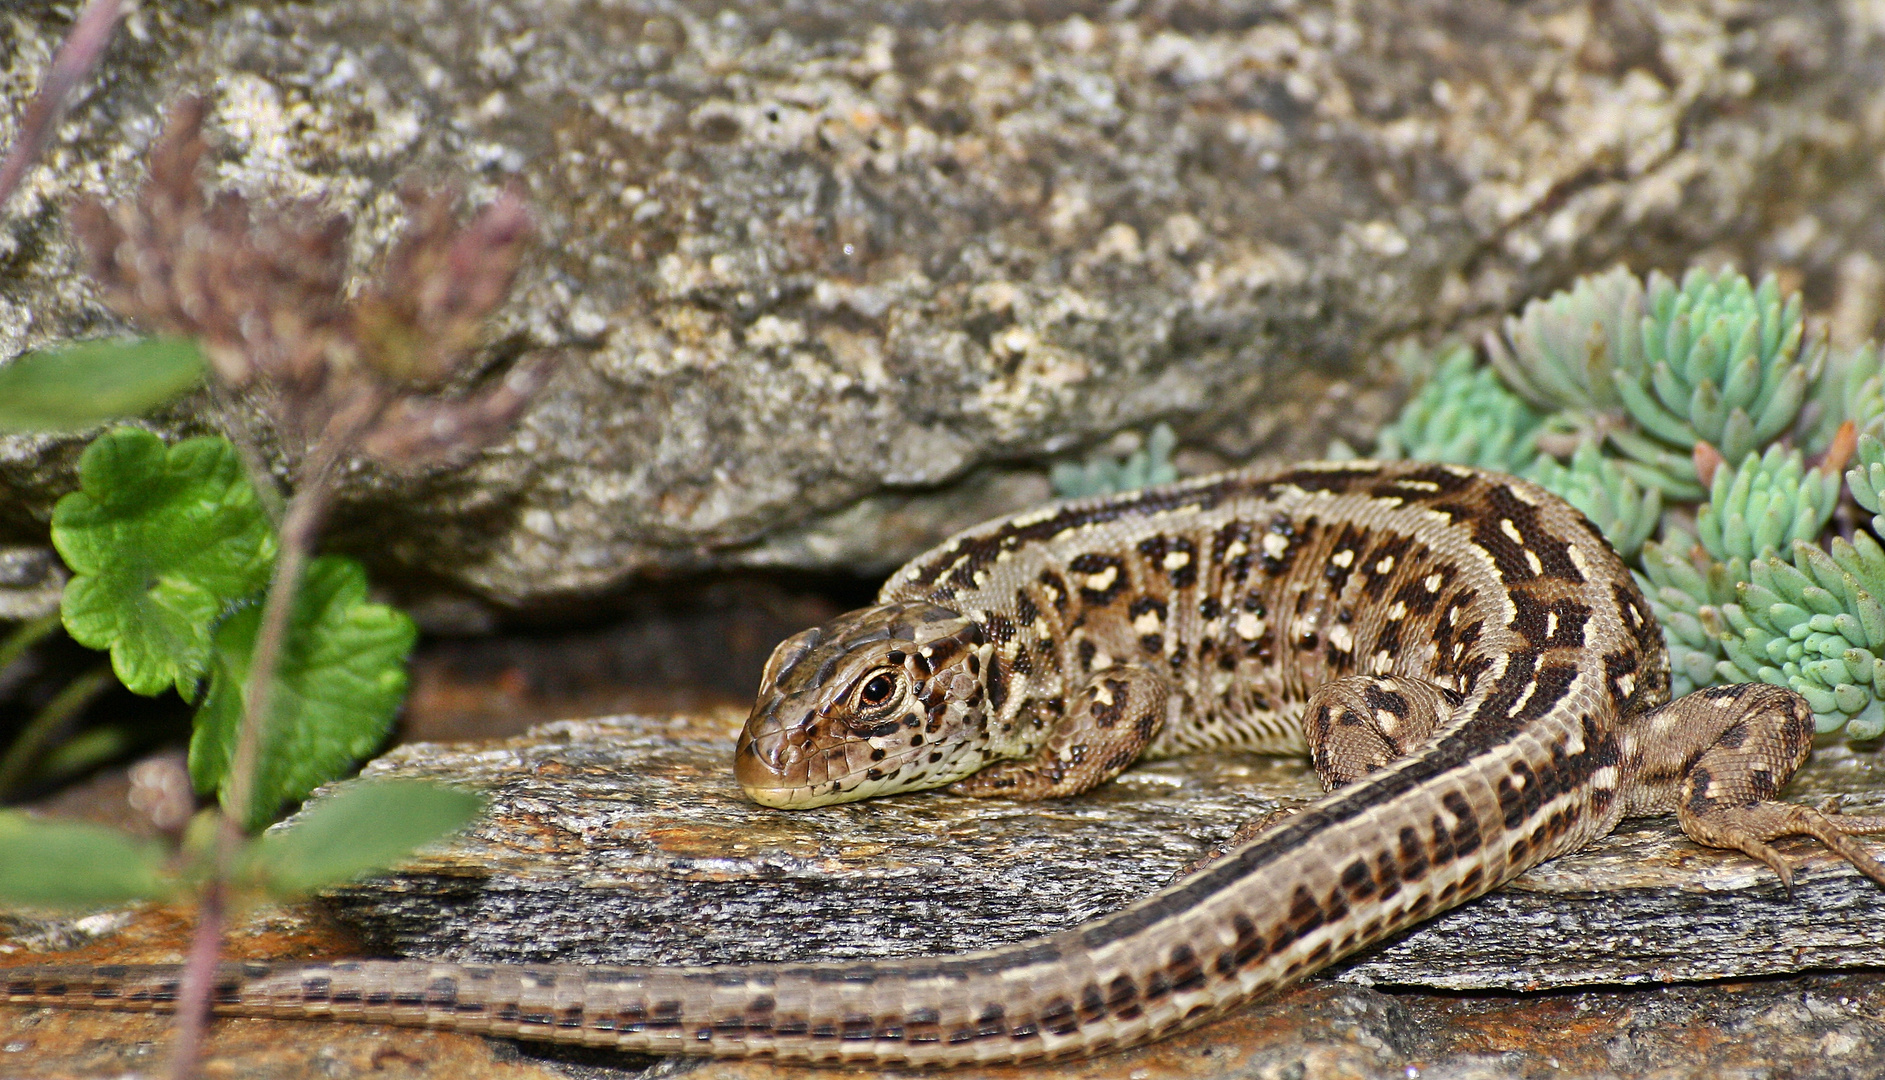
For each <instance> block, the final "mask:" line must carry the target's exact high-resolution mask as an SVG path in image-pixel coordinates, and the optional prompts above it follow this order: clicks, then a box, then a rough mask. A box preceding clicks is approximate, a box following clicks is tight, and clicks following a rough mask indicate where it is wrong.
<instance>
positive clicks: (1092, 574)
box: [1067, 552, 1132, 607]
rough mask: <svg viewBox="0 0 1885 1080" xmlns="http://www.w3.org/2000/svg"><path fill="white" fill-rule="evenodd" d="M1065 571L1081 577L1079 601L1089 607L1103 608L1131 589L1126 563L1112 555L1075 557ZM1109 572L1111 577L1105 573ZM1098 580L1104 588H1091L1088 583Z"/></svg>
mask: <svg viewBox="0 0 1885 1080" xmlns="http://www.w3.org/2000/svg"><path fill="white" fill-rule="evenodd" d="M1067 569H1068V570H1069V571H1071V572H1073V573H1075V574H1079V575H1081V585H1080V599H1081V601H1082V602H1084V603H1086V604H1087V605H1088V606H1090V607H1105V606H1106V605H1108V604H1110V603H1112V602H1113V601H1114V600H1116V599H1118V598H1119V597H1120V596H1121V595H1123V594H1124V593H1125V592H1126V590H1127V589H1129V588H1131V587H1132V575H1131V572H1130V571H1128V570H1127V569H1126V561H1125V560H1124V559H1121V558H1118V557H1117V556H1113V555H1101V554H1099V553H1097V552H1087V553H1085V554H1082V555H1075V556H1074V557H1073V558H1072V559H1071V560H1069V561H1068V563H1067ZM1108 570H1111V571H1112V574H1111V576H1110V577H1109V576H1107V571H1108ZM1095 578H1098V579H1099V580H1101V581H1102V582H1104V584H1105V587H1104V588H1098V589H1096V588H1093V587H1092V586H1091V585H1090V584H1088V582H1091V581H1092V580H1094V579H1095Z"/></svg>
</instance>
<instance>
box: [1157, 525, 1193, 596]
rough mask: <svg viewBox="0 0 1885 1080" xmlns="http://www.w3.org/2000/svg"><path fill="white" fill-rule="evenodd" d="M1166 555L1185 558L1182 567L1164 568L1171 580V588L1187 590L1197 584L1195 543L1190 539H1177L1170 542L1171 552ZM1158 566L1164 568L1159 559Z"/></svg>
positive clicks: (1182, 537)
mask: <svg viewBox="0 0 1885 1080" xmlns="http://www.w3.org/2000/svg"><path fill="white" fill-rule="evenodd" d="M1168 554H1174V555H1183V556H1184V557H1185V558H1184V562H1183V564H1182V565H1179V566H1174V567H1168V568H1166V571H1165V572H1166V574H1167V575H1168V576H1169V577H1170V578H1171V583H1172V588H1174V589H1189V588H1191V587H1192V586H1193V585H1196V584H1197V583H1198V545H1197V543H1196V542H1194V541H1193V540H1192V539H1191V538H1190V537H1186V536H1180V537H1177V538H1175V539H1174V540H1173V541H1172V550H1171V551H1170V552H1169V553H1168ZM1159 565H1160V566H1161V567H1163V566H1165V561H1164V560H1163V559H1161V560H1160V562H1159Z"/></svg>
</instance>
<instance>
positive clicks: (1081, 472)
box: [1049, 423, 1178, 499]
mask: <svg viewBox="0 0 1885 1080" xmlns="http://www.w3.org/2000/svg"><path fill="white" fill-rule="evenodd" d="M1177 446H1178V437H1177V436H1176V435H1174V434H1172V429H1171V427H1170V425H1168V424H1162V423H1161V424H1157V425H1155V426H1154V427H1153V428H1152V430H1151V432H1150V433H1149V434H1147V435H1146V437H1145V443H1144V445H1142V446H1140V447H1139V449H1137V450H1134V451H1133V452H1132V453H1130V454H1128V455H1126V456H1125V457H1124V458H1123V459H1121V458H1114V457H1113V456H1111V455H1109V454H1106V453H1104V452H1101V453H1096V454H1093V455H1090V456H1089V457H1088V458H1087V459H1086V460H1085V461H1084V462H1081V463H1079V464H1075V463H1073V462H1069V461H1063V462H1060V463H1059V464H1056V465H1055V466H1054V467H1053V470H1052V471H1051V472H1050V474H1049V479H1050V481H1051V482H1052V483H1053V485H1054V496H1055V497H1056V498H1061V499H1079V498H1085V497H1087V496H1089V495H1111V494H1114V493H1116V492H1121V491H1134V490H1137V489H1138V488H1142V487H1148V486H1150V485H1152V484H1165V483H1169V482H1171V481H1173V480H1176V479H1178V470H1177V469H1175V468H1174V467H1173V466H1172V451H1173V450H1174V449H1176V448H1177Z"/></svg>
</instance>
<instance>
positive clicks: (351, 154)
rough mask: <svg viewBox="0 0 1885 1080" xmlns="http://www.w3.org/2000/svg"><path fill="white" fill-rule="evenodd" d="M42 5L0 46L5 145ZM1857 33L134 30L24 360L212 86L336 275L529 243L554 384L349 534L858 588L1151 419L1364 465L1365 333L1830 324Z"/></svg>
mask: <svg viewBox="0 0 1885 1080" xmlns="http://www.w3.org/2000/svg"><path fill="white" fill-rule="evenodd" d="M65 11H66V8H65V6H63V5H55V4H53V3H52V2H51V0H26V2H25V3H15V4H12V5H9V11H8V15H7V18H6V19H4V20H0V118H3V119H0V123H5V124H8V125H10V124H11V122H12V121H13V119H14V118H16V117H17V115H18V113H19V111H20V109H21V107H22V105H23V102H24V99H25V94H26V91H27V88H28V87H29V86H30V85H31V84H32V82H33V80H34V78H35V76H36V73H37V72H38V71H39V70H40V69H41V68H42V67H43V66H44V64H45V63H46V61H47V58H48V57H49V55H50V51H51V49H52V47H53V45H54V42H55V41H56V37H57V35H58V33H59V32H60V31H61V30H62V28H63V23H64V19H65V18H66V16H65V14H64V13H65ZM1880 22H1881V18H1880V16H1879V15H1878V14H1877V13H1876V12H1875V11H1874V10H1873V6H1872V5H1867V4H1862V3H1849V4H1839V5H1834V4H1824V5H1799V4H1794V3H1791V2H1783V0H1768V2H1765V3H1763V2H1758V0H1757V2H1751V3H1737V4H1732V5H1723V4H1718V3H1713V2H1699V0H1698V2H1683V0H1592V2H1590V3H1577V2H1551V3H1530V4H1507V3H1499V2H1494V0H1387V2H1382V3H1370V4H1360V3H1353V2H1335V3H1318V2H1309V3H1285V2H1282V0H1276V2H1273V3H1263V2H1244V0H1218V2H1215V3H1210V2H1195V3H1186V2H1182V0H1171V2H1164V3H1147V4H1138V5H1130V4H1129V5H1100V4H1092V5H1075V4H1070V3H1056V2H1050V0H1037V2H1029V0H1005V2H1003V0H986V2H944V0H932V2H916V0H849V2H846V0H803V2H798V3H779V2H777V0H731V2H723V0H714V2H712V3H704V2H703V3H683V2H678V0H671V2H662V0H545V2H540V3H529V4H525V3H502V2H498V0H450V2H447V0H332V2H324V3H318V4H294V3H288V2H286V0H260V2H256V3H211V2H207V0H203V2H188V0H184V2H176V3H163V4H146V5H143V9H142V11H141V12H140V13H139V14H138V15H137V16H136V17H135V19H134V21H133V24H132V26H131V32H130V33H128V34H126V35H124V36H123V37H122V38H121V40H120V41H119V43H118V44H117V45H116V46H115V47H114V49H113V51H112V53H111V57H110V70H109V72H108V75H107V77H106V79H105V81H104V85H103V86H102V87H100V88H98V89H96V90H94V91H93V92H92V93H91V95H90V96H89V97H88V98H87V99H86V100H84V101H83V102H81V103H80V105H79V106H78V108H77V109H76V110H75V112H74V113H73V116H72V118H71V120H70V121H69V122H68V124H67V125H66V127H65V129H64V131H63V135H62V140H61V141H60V142H59V143H58V144H57V145H56V146H55V147H54V148H53V151H52V153H51V154H50V156H49V157H48V159H47V161H46V163H45V165H44V166H43V167H42V168H40V169H39V170H38V171H37V172H36V173H35V174H33V176H32V177H31V178H30V180H29V183H28V186H27V188H26V190H25V192H24V194H23V196H22V198H21V199H20V201H19V202H17V203H16V204H15V207H14V208H13V210H12V212H11V213H10V215H9V216H8V218H7V219H6V220H5V222H4V224H3V225H0V353H12V352H14V351H17V350H19V349H21V348H25V347H29V346H33V345H38V344H43V343H46V342H49V341H56V340H61V339H65V338H71V337H75V336H84V335H91V334H97V333H100V332H106V331H111V330H115V329H117V326H116V324H114V323H113V321H112V320H111V319H110V318H109V317H108V316H107V315H106V314H105V313H103V312H102V311H101V309H100V308H99V307H98V306H97V304H96V301H95V297H94V295H93V294H92V293H91V292H90V291H89V290H88V289H87V287H86V286H85V284H84V283H83V282H82V280H80V279H78V278H77V277H75V275H74V267H75V261H74V256H73V252H72V249H71V247H70V245H69V244H68V242H67V241H66V239H65V238H64V236H63V233H62V231H61V228H60V226H59V224H58V217H59V207H60V206H61V205H62V204H63V203H64V202H65V201H66V200H67V199H69V198H70V197H71V196H72V195H74V194H76V193H78V192H81V191H90V192H100V193H106V192H117V193H122V192H124V191H125V190H126V189H127V188H128V187H129V186H130V185H131V184H133V183H134V182H135V180H136V178H137V176H138V164H137V162H138V156H139V153H140V149H139V148H141V147H142V146H143V145H144V144H145V143H146V142H147V141H148V140H149V139H150V137H151V135H152V133H153V131H154V126H155V117H156V114H157V111H158V107H159V104H160V103H161V102H162V101H163V100H164V99H166V98H167V97H169V96H170V95H172V94H173V93H175V92H177V91H179V90H182V89H186V88H190V89H200V90H205V91H208V92H209V93H211V94H213V95H214V98H215V112H214V116H213V119H212V128H213V132H214V137H215V140H216V142H217V146H218V153H219V154H220V158H219V164H218V169H217V177H216V179H217V181H218V182H219V183H221V184H225V185H229V186H233V187H236V188H239V189H242V190H244V191H246V192H248V193H250V194H251V195H252V196H255V197H258V198H283V199H285V198H303V197H306V198H316V199H319V200H322V201H323V202H325V203H326V204H327V205H329V206H332V207H335V208H340V209H345V210H348V211H350V212H352V213H354V214H356V215H357V216H358V217H359V219H360V220H361V222H362V223H363V226H364V228H363V230H362V232H361V234H360V238H359V241H358V244H357V249H358V250H357V255H358V259H359V262H360V265H361V266H362V267H366V266H369V265H370V264H371V262H372V260H373V258H374V256H375V254H376V253H377V252H379V251H381V250H382V249H383V248H384V246H385V243H386V239H387V237H388V236H390V235H391V234H392V231H393V230H394V228H395V227H396V226H397V224H398V222H399V218H400V214H401V210H400V204H399V201H398V199H397V197H396V195H397V191H398V190H399V188H400V187H401V186H402V185H403V184H406V183H408V182H411V181H414V180H425V181H438V180H441V179H455V180H458V181H460V182H461V183H464V184H465V185H467V187H468V188H469V190H470V191H471V193H472V194H473V196H474V197H476V198H480V199H482V198H487V197H489V196H490V194H491V193H492V192H493V191H494V190H495V189H496V188H497V186H498V185H499V184H501V183H502V182H504V181H505V180H508V179H512V178H515V179H517V180H520V181H521V182H522V183H523V185H524V186H525V188H526V189H527V190H528V192H529V194H530V197H531V198H532V200H533V201H534V203H535V205H536V206H537V207H538V208H539V209H540V211H541V217H542V224H543V240H544V243H543V245H542V249H541V253H540V257H539V259H538V261H537V262H536V264H535V265H534V266H533V267H532V268H531V270H530V271H529V273H528V275H527V277H526V280H525V282H524V284H523V285H522V287H521V289H520V291H519V295H518V296H517V298H516V301H515V302H514V303H513V304H512V305H511V306H510V308H509V309H508V313H507V315H506V316H505V318H504V319H503V320H502V325H501V326H500V327H499V328H498V335H497V336H498V339H499V344H498V345H497V347H496V348H495V349H494V351H493V356H492V363H493V365H497V364H501V363H502V362H503V361H504V360H505V358H506V357H508V356H512V355H515V354H517V353H518V352H520V351H522V350H527V349H535V348H558V349H561V350H563V351H564V352H565V353H566V354H567V356H568V362H567V364H566V365H565V370H564V372H563V374H562V375H561V377H560V378H559V379H558V380H557V382H556V383H555V384H554V385H553V387H552V388H551V390H550V391H549V392H548V393H547V394H546V396H545V397H544V398H543V400H542V401H541V403H540V405H539V406H538V407H537V408H536V409H535V411H534V412H533V413H531V414H530V415H529V417H528V418H527V419H526V421H525V422H524V424H523V425H522V428H521V430H520V431H519V432H518V433H517V435H516V436H515V438H513V439H512V440H511V441H510V442H509V443H507V444H505V445H504V446H502V447H500V448H499V449H498V450H496V451H494V452H492V453H490V454H488V455H487V456H486V457H485V458H483V459H482V460H481V461H480V462H478V463H477V464H476V465H474V466H473V467H471V468H469V469H467V470H464V471H462V472H460V473H457V474H453V475H438V476H430V477H422V478H409V479H396V478H389V477H384V476H378V475H373V474H370V473H365V472H363V473H360V474H358V475H356V476H355V477H353V478H352V480H350V484H349V491H348V493H347V496H346V499H345V511H344V514H343V519H342V526H343V527H342V531H341V539H342V541H343V542H344V543H347V544H349V545H350V546H352V547H354V548H355V549H357V550H360V551H361V552H362V553H363V554H366V555H368V556H369V557H371V558H374V559H376V560H377V561H379V562H380V563H381V565H382V568H397V567H403V568H407V569H410V570H412V571H417V572H419V573H421V574H422V575H423V576H424V577H425V578H426V579H428V580H432V581H437V582H440V583H443V584H446V585H449V586H452V587H455V588H458V589H463V590H469V591H471V592H473V593H477V594H481V595H483V596H486V597H489V598H491V599H493V600H496V601H498V602H501V603H509V604H519V605H526V606H528V605H532V604H538V603H542V602H545V601H547V600H550V599H554V598H559V597H560V598H569V597H582V596H585V595H592V594H594V593H596V592H597V591H599V590H604V589H607V588H610V587H613V586H615V585H618V584H620V583H622V582H624V581H626V580H628V579H630V578H632V577H633V576H635V575H637V574H638V573H642V572H645V571H649V570H653V569H675V568H689V567H724V566H730V565H742V564H743V565H768V566H793V567H808V568H830V567H845V568H853V569H864V570H873V569H882V568H885V567H888V566H891V565H893V564H895V563H896V562H898V561H899V560H901V559H903V558H905V557H907V556H908V555H909V554H911V553H912V552H913V551H915V550H917V549H919V548H921V547H922V546H925V545H927V544H929V543H931V542H932V541H934V540H935V539H937V538H938V536H939V535H940V534H941V533H942V532H944V531H946V530H948V529H950V528H952V527H955V526H958V525H962V524H966V523H968V522H970V521H973V520H977V519H980V518H984V517H986V516H988V515H990V514H993V513H995V512H998V511H1002V510H1006V509H1009V508H1012V507H1015V506H1019V505H1022V504H1025V503H1027V502H1030V501H1033V500H1036V499H1039V498H1041V497H1042V496H1043V495H1044V494H1045V491H1046V486H1045V484H1044V482H1043V481H1042V479H1041V471H1040V468H1039V466H1040V464H1041V462H1042V460H1043V459H1044V457H1046V456H1048V455H1052V454H1055V453H1058V452H1062V451H1066V450H1069V449H1073V448H1077V447H1080V446H1083V445H1087V444H1091V443H1094V442H1096V441H1099V440H1102V439H1104V438H1105V437H1107V436H1108V435H1109V434H1110V433H1112V432H1115V431H1118V430H1121V429H1123V428H1131V427H1135V426H1141V425H1144V424H1147V423H1149V422H1151V421H1153V420H1155V419H1161V418H1163V419H1167V420H1170V421H1171V422H1173V424H1174V425H1175V427H1177V429H1178V430H1179V431H1180V433H1181V436H1182V437H1183V439H1184V440H1185V445H1186V446H1187V447H1188V448H1189V449H1190V450H1191V451H1192V452H1193V454H1194V456H1195V457H1196V459H1197V460H1198V461H1200V462H1206V461H1211V460H1217V461H1227V460H1236V459H1241V458H1243V457H1245V456H1247V455H1250V454H1253V453H1276V454H1302V453H1310V454H1314V453H1316V452H1319V450H1320V449H1321V447H1322V446H1323V445H1324V444H1325V441H1326V439H1327V438H1328V436H1329V435H1331V434H1335V433H1338V432H1339V431H1341V430H1343V429H1344V424H1346V425H1347V427H1346V431H1347V433H1348V434H1349V435H1350V436H1351V438H1354V437H1355V436H1356V435H1357V434H1359V433H1360V432H1362V431H1365V426H1366V423H1367V421H1368V420H1369V419H1370V418H1378V416H1379V415H1380V414H1381V411H1382V410H1381V402H1380V401H1379V400H1378V397H1377V396H1376V395H1372V394H1371V393H1369V392H1367V387H1369V386H1370V385H1373V384H1372V383H1371V382H1370V380H1369V379H1367V378H1364V377H1361V374H1362V365H1364V364H1365V362H1367V361H1368V360H1369V359H1370V358H1372V357H1375V356H1378V355H1379V354H1380V351H1381V348H1382V346H1383V344H1384V343H1385V342H1387V341H1388V340H1389V339H1393V338H1397V337H1400V336H1404V335H1407V334H1410V333H1418V334H1424V335H1433V334H1437V333H1439V332H1441V331H1444V330H1447V329H1451V328H1459V327H1462V326H1470V325H1471V324H1472V322H1473V320H1476V319H1483V318H1484V317H1486V316H1489V315H1493V314H1497V313H1499V312H1502V311H1505V310H1508V309H1510V308H1511V307H1513V306H1514V305H1515V304H1516V303H1517V302H1519V301H1521V300H1522V299H1523V298H1525V297H1526V296H1528V295H1531V294H1534V293H1537V292H1539V291H1541V290H1545V289H1548V288H1550V287H1552V286H1556V285H1561V284H1563V283H1564V282H1565V281H1566V280H1567V279H1568V278H1569V277H1570V276H1571V275H1573V274H1574V273H1576V272H1579V271H1583V270H1588V269H1593V268H1598V267H1602V266H1604V265H1607V264H1609V263H1611V262H1612V261H1614V260H1616V259H1619V258H1625V259H1628V260H1629V261H1630V262H1631V263H1632V264H1633V265H1635V266H1637V267H1638V268H1639V269H1648V268H1650V267H1652V266H1663V267H1679V266H1680V265H1682V264H1683V263H1685V262H1687V261H1688V260H1690V259H1691V258H1694V257H1697V256H1702V255H1709V256H1716V257H1719V256H1729V257H1734V258H1737V259H1739V260H1740V261H1742V262H1743V263H1746V264H1759V265H1763V266H1777V267H1779V268H1781V269H1783V270H1789V271H1793V272H1795V277H1794V278H1793V279H1792V280H1794V281H1795V282H1799V283H1804V284H1805V285H1806V286H1807V287H1808V288H1809V292H1810V293H1811V294H1812V295H1815V296H1818V297H1819V298H1820V299H1822V300H1824V299H1825V298H1826V296H1827V294H1828V293H1829V292H1830V289H1831V285H1830V283H1831V281H1832V280H1833V278H1834V276H1835V273H1836V267H1837V266H1838V265H1840V263H1841V261H1842V260H1845V259H1848V258H1849V257H1852V256H1854V255H1859V254H1867V253H1870V254H1873V255H1875V256H1885V229H1882V227H1881V225H1880V220H1881V219H1880V216H1879V215H1878V214H1876V212H1875V210H1876V207H1877V206H1879V205H1881V204H1885V177H1881V174H1880V172H1879V170H1878V169H1876V168H1875V167H1874V164H1875V162H1876V161H1877V159H1878V158H1879V156H1880V154H1881V152H1882V151H1885V78H1882V77H1881V75H1882V74H1885V63H1881V60H1882V59H1885V43H1881V42H1880V40H1879V31H1880V29H1881V26H1880ZM3 130H5V129H4V128H0V131H3ZM247 422H249V421H248V420H247V419H246V414H244V413H242V412H241V411H239V410H238V411H236V412H234V413H232V414H230V415H227V416H221V417H216V416H211V417H207V418H205V417H203V416H202V415H201V414H200V413H197V412H189V413H186V414H179V415H177V416H174V417H172V418H170V419H169V420H167V421H165V426H166V427H168V428H174V429H188V428H191V427H196V426H201V425H202V424H204V423H209V424H211V425H214V424H218V423H247ZM1357 441H1360V442H1362V443H1364V444H1365V443H1366V441H1367V439H1366V437H1365V435H1363V437H1361V438H1359V439H1357ZM72 454H73V446H72V444H70V443H40V442H35V441H31V440H22V439H14V440H6V441H0V506H4V510H0V517H3V519H4V528H5V529H6V530H8V531H10V532H12V533H13V534H15V536H16V537H17V538H24V539H30V538H31V537H32V536H33V535H34V534H35V533H36V532H38V531H40V530H42V529H43V524H42V522H43V519H44V517H45V515H46V513H47V510H48V507H49V505H50V501H51V499H52V498H53V497H54V496H55V495H56V494H57V493H58V492H59V491H61V490H63V489H64V488H65V487H66V486H68V485H69V483H70V481H69V477H68V474H67V472H66V471H65V469H64V467H63V466H65V465H66V464H68V463H69V461H70V459H71V457H72ZM55 466H57V467H55ZM395 521H396V522H397V523H398V525H397V527H396V528H395V527H392V526H391V525H389V522H395Z"/></svg>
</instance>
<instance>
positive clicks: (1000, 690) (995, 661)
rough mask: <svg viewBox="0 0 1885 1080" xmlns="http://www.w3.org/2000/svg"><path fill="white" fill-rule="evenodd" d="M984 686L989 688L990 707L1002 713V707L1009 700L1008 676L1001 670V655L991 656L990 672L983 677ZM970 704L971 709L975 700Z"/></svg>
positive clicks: (989, 659)
mask: <svg viewBox="0 0 1885 1080" xmlns="http://www.w3.org/2000/svg"><path fill="white" fill-rule="evenodd" d="M982 685H983V686H986V687H987V688H988V704H989V706H990V707H991V708H993V709H994V710H995V711H996V712H1000V711H1001V707H1002V705H1003V704H1005V703H1006V702H1007V700H1008V675H1007V673H1006V672H1004V671H1002V669H1001V657H1000V656H999V655H996V654H992V653H991V654H990V655H989V658H988V671H987V672H986V673H985V674H983V676H982ZM969 704H970V706H971V707H973V706H974V704H975V701H974V699H973V698H971V699H970V702H969Z"/></svg>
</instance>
